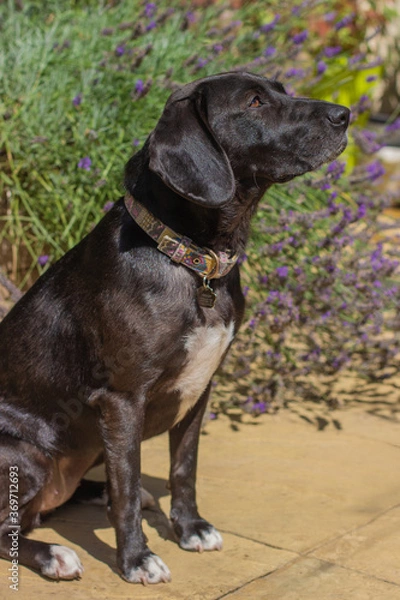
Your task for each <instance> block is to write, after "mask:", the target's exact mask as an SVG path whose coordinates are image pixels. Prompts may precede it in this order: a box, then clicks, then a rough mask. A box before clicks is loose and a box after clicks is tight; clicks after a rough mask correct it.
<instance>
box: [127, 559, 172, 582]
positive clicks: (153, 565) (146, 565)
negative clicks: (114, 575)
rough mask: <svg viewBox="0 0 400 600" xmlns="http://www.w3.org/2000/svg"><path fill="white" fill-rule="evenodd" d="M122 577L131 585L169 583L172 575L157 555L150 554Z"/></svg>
mask: <svg viewBox="0 0 400 600" xmlns="http://www.w3.org/2000/svg"><path fill="white" fill-rule="evenodd" d="M122 577H123V578H124V579H125V580H126V581H129V583H143V585H147V584H148V583H168V581H171V573H170V571H169V569H168V567H167V566H166V565H165V564H164V563H163V561H162V560H161V558H160V557H159V556H157V555H156V554H152V553H151V554H149V555H147V556H145V557H144V558H143V560H142V561H141V562H140V564H139V565H138V566H136V567H133V568H131V569H130V570H127V571H126V572H125V573H123V574H122Z"/></svg>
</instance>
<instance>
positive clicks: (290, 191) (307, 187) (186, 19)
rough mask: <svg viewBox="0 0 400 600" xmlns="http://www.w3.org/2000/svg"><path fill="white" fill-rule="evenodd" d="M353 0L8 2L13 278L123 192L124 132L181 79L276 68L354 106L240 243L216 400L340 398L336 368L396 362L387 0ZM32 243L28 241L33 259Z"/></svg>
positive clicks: (256, 402)
mask: <svg viewBox="0 0 400 600" xmlns="http://www.w3.org/2000/svg"><path fill="white" fill-rule="evenodd" d="M367 4H368V3H367ZM349 5H351V3H344V2H339V0H330V1H329V2H319V1H318V0H305V1H303V2H298V3H293V2H289V1H283V2H279V3H278V2H277V1H276V0H274V1H271V2H269V3H268V4H257V3H251V4H250V3H249V5H244V6H243V7H242V8H239V9H234V8H232V7H231V6H230V4H229V3H228V4H223V3H219V2H215V3H214V4H213V6H211V7H209V8H195V7H192V6H191V5H190V4H189V3H182V2H180V1H178V0H172V1H168V2H167V1H166V0H160V1H159V2H156V3H145V2H141V3H124V2H116V1H114V2H112V3H110V4H107V3H105V2H104V1H103V2H99V1H97V0H96V1H94V0H93V1H90V2H87V3H85V5H84V7H82V6H81V5H80V4H79V3H75V2H72V1H71V2H67V1H66V0H59V1H57V0H46V1H45V2H41V3H39V2H37V1H36V2H35V1H31V2H29V1H27V2H19V3H18V4H16V5H14V3H13V2H11V0H10V1H9V2H8V3H7V2H4V3H2V4H0V15H1V16H2V25H1V36H2V44H3V47H4V55H3V58H2V59H1V60H2V64H1V70H2V72H3V74H4V76H3V79H2V80H1V83H0V86H1V93H2V94H1V95H2V98H3V100H2V103H1V104H0V115H1V118H2V120H3V127H2V130H1V132H0V149H1V152H0V160H1V163H2V164H1V167H2V169H1V172H0V186H1V198H2V200H3V203H4V205H5V214H3V216H2V217H0V218H1V219H2V224H3V227H2V231H1V232H0V244H1V242H3V243H4V241H6V242H7V244H9V246H11V247H12V248H13V253H12V256H13V265H12V267H13V268H12V272H13V273H14V275H16V276H18V279H19V283H20V284H21V285H22V286H23V285H24V284H26V282H27V281H30V280H31V278H32V273H34V275H35V276H36V275H37V273H40V272H42V271H43V270H44V269H46V268H47V267H48V265H49V264H50V263H51V262H52V261H54V260H56V259H57V258H59V257H60V255H61V254H62V253H64V252H65V251H66V250H67V249H68V248H70V247H71V246H73V245H74V244H75V243H76V242H77V241H78V240H79V239H80V238H81V237H82V236H83V235H84V234H85V233H86V232H87V231H89V230H90V228H91V227H92V226H93V224H94V223H95V222H96V221H97V220H98V219H99V218H100V217H101V213H102V211H103V210H107V208H108V206H109V205H110V202H112V201H113V200H114V199H115V198H116V197H118V196H120V195H121V193H122V165H123V164H124V163H125V162H126V160H127V158H128V156H129V154H130V151H129V147H131V149H132V150H134V148H136V147H139V146H141V144H142V143H143V142H144V140H145V138H146V136H147V135H148V133H149V132H150V130H151V129H152V128H153V126H154V124H155V123H156V121H157V119H158V117H159V115H160V113H161V110H162V106H163V104H164V102H165V100H166V98H167V97H168V95H169V94H170V92H171V91H172V90H173V89H175V88H176V86H178V85H179V84H182V83H186V82H187V81H189V80H191V79H194V78H197V77H201V76H205V75H210V74H213V73H216V72H219V71H225V70H232V69H247V70H251V71H254V72H258V73H261V74H263V75H265V76H267V77H272V78H275V77H277V78H279V79H280V80H281V81H282V82H283V83H284V84H285V86H286V88H287V91H288V93H290V94H295V93H296V94H299V95H308V96H312V97H319V98H323V99H327V100H334V101H338V102H341V103H343V104H346V105H349V106H351V108H352V121H353V125H352V133H351V137H350V143H349V147H348V150H347V151H346V153H345V154H344V155H343V156H342V157H340V158H339V160H337V161H335V162H334V163H332V164H330V165H328V166H325V167H324V168H323V169H322V170H320V171H319V172H318V173H316V174H313V175H308V176H306V177H304V178H301V179H298V180H296V181H294V182H292V183H290V184H287V185H283V186H276V187H274V188H273V189H271V190H269V192H268V193H267V196H266V198H265V199H264V201H263V202H262V204H261V206H260V209H259V211H258V216H257V218H256V221H255V224H254V228H253V235H252V240H251V244H250V246H249V250H248V256H247V257H244V258H243V261H244V262H243V271H244V284H245V285H246V286H247V287H248V288H249V289H248V292H247V296H248V313H247V317H246V319H247V320H246V324H245V326H244V328H243V329H242V333H241V335H240V337H239V341H238V343H237V344H236V346H235V349H234V351H233V353H232V354H231V356H230V358H229V359H228V362H227V363H226V365H225V370H224V371H223V372H222V375H221V376H222V382H223V384H224V385H223V386H222V387H221V389H222V390H223V391H226V390H227V389H229V391H230V392H231V395H230V396H229V400H228V401H227V400H226V398H227V395H226V394H225V395H223V396H222V395H218V394H217V396H216V398H217V400H216V402H217V404H216V405H215V407H214V410H215V411H217V412H218V411H221V410H225V411H226V410H229V409H230V408H231V407H232V406H235V407H240V408H241V409H243V408H244V409H245V410H250V411H253V412H254V413H260V412H264V411H265V410H268V409H269V408H271V407H273V406H276V405H278V404H282V403H287V402H289V401H290V400H291V399H292V398H293V397H295V396H296V397H305V396H306V397H310V394H311V393H312V394H314V395H315V396H316V397H317V398H321V397H324V398H325V399H327V400H328V402H330V403H331V404H334V403H335V399H334V395H333V394H332V391H331V388H332V378H333V377H334V376H335V375H336V374H337V373H338V372H339V371H341V370H344V369H347V370H349V369H350V370H351V369H353V370H356V371H357V372H361V373H362V374H364V375H365V376H366V377H368V378H369V379H370V380H371V379H375V380H376V379H381V378H384V377H388V376H391V375H393V373H395V372H397V364H396V360H395V359H396V353H397V342H396V340H395V339H393V337H394V336H393V332H394V331H396V330H397V328H398V317H397V312H396V310H395V306H396V303H397V300H398V295H399V289H398V284H397V278H398V275H397V263H396V260H395V257H394V256H392V253H393V254H394V249H393V248H392V247H391V248H389V249H387V245H386V243H384V239H383V237H382V238H379V241H378V242H377V228H378V221H377V215H378V214H379V212H380V211H381V210H382V205H383V204H384V199H383V197H382V194H381V193H380V188H379V187H378V185H377V184H378V183H379V181H380V178H381V177H382V175H383V168H382V165H381V164H380V163H379V161H377V160H376V158H375V157H374V156H373V155H374V153H375V152H376V151H377V150H378V149H379V148H380V147H381V145H382V144H383V143H384V137H385V132H383V135H382V134H380V133H377V132H376V131H370V130H368V128H367V126H368V114H369V110H370V106H371V94H372V91H373V89H374V87H375V86H376V85H377V83H378V82H379V79H380V78H381V77H382V75H383V73H384V70H383V69H384V65H381V62H380V61H379V59H377V58H376V57H375V56H374V55H373V52H372V51H371V49H370V47H369V43H370V40H371V38H372V37H373V36H374V34H375V33H377V31H378V28H377V25H376V24H378V25H379V27H380V29H381V30H382V28H384V24H385V22H386V20H387V19H388V18H390V17H391V13H390V11H389V10H388V9H387V8H384V11H383V12H382V13H378V12H377V9H376V7H375V3H374V2H372V1H371V3H370V5H369V9H368V10H365V11H360V10H358V11H357V12H356V11H354V12H351V10H349V9H348V6H349ZM398 126H399V122H398V121H396V120H394V121H393V122H392V123H391V124H390V125H389V129H391V130H393V129H396V128H397V127H398ZM387 133H389V132H387ZM21 248H22V249H25V252H28V254H29V257H30V258H29V261H28V262H29V265H28V269H26V270H25V271H24V272H22V273H21V271H20V269H19V266H20V262H21V259H20V256H21V255H20V249H21ZM239 373H240V374H242V375H243V377H244V379H243V381H244V385H245V387H243V386H241V387H239V385H240V384H239V385H238V384H237V383H236V375H238V374H239ZM232 375H235V378H234V382H233V383H232ZM311 387H312V389H311Z"/></svg>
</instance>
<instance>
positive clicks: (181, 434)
mask: <svg viewBox="0 0 400 600" xmlns="http://www.w3.org/2000/svg"><path fill="white" fill-rule="evenodd" d="M210 387H211V385H210V384H209V386H208V388H207V389H206V391H205V392H204V393H203V395H202V396H201V398H200V400H199V401H198V402H197V404H196V405H195V406H194V407H193V409H192V410H191V411H190V412H189V413H188V414H187V415H186V417H185V418H184V419H183V420H182V421H180V423H178V424H177V425H176V426H175V427H174V428H173V429H171V430H170V432H169V436H170V455H171V470H170V486H171V495H172V500H171V521H172V525H173V528H174V532H175V535H176V536H177V538H178V540H179V545H180V547H181V548H184V549H185V550H193V551H197V552H202V551H203V550H221V549H222V537H221V535H220V533H219V532H218V531H217V530H216V529H215V527H213V525H211V524H210V523H208V522H207V521H205V520H204V519H202V518H201V517H200V515H199V513H198V510H197V503H196V469H197V452H198V444H199V435H200V429H201V422H202V419H203V415H204V411H205V408H206V406H207V401H208V397H209V394H210Z"/></svg>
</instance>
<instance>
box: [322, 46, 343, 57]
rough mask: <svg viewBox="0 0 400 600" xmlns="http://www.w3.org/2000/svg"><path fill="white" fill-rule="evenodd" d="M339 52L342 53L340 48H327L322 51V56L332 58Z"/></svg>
mask: <svg viewBox="0 0 400 600" xmlns="http://www.w3.org/2000/svg"><path fill="white" fill-rule="evenodd" d="M341 51H342V47H341V46H327V47H326V48H325V49H324V54H325V56H326V57H327V58H332V57H333V56H336V55H337V54H339V53H340V52H341Z"/></svg>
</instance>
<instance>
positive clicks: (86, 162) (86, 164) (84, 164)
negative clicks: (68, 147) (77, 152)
mask: <svg viewBox="0 0 400 600" xmlns="http://www.w3.org/2000/svg"><path fill="white" fill-rule="evenodd" d="M91 166H92V161H91V159H90V158H89V157H88V156H84V157H83V158H81V160H80V161H79V162H78V168H79V169H84V170H85V171H90V167H91Z"/></svg>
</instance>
